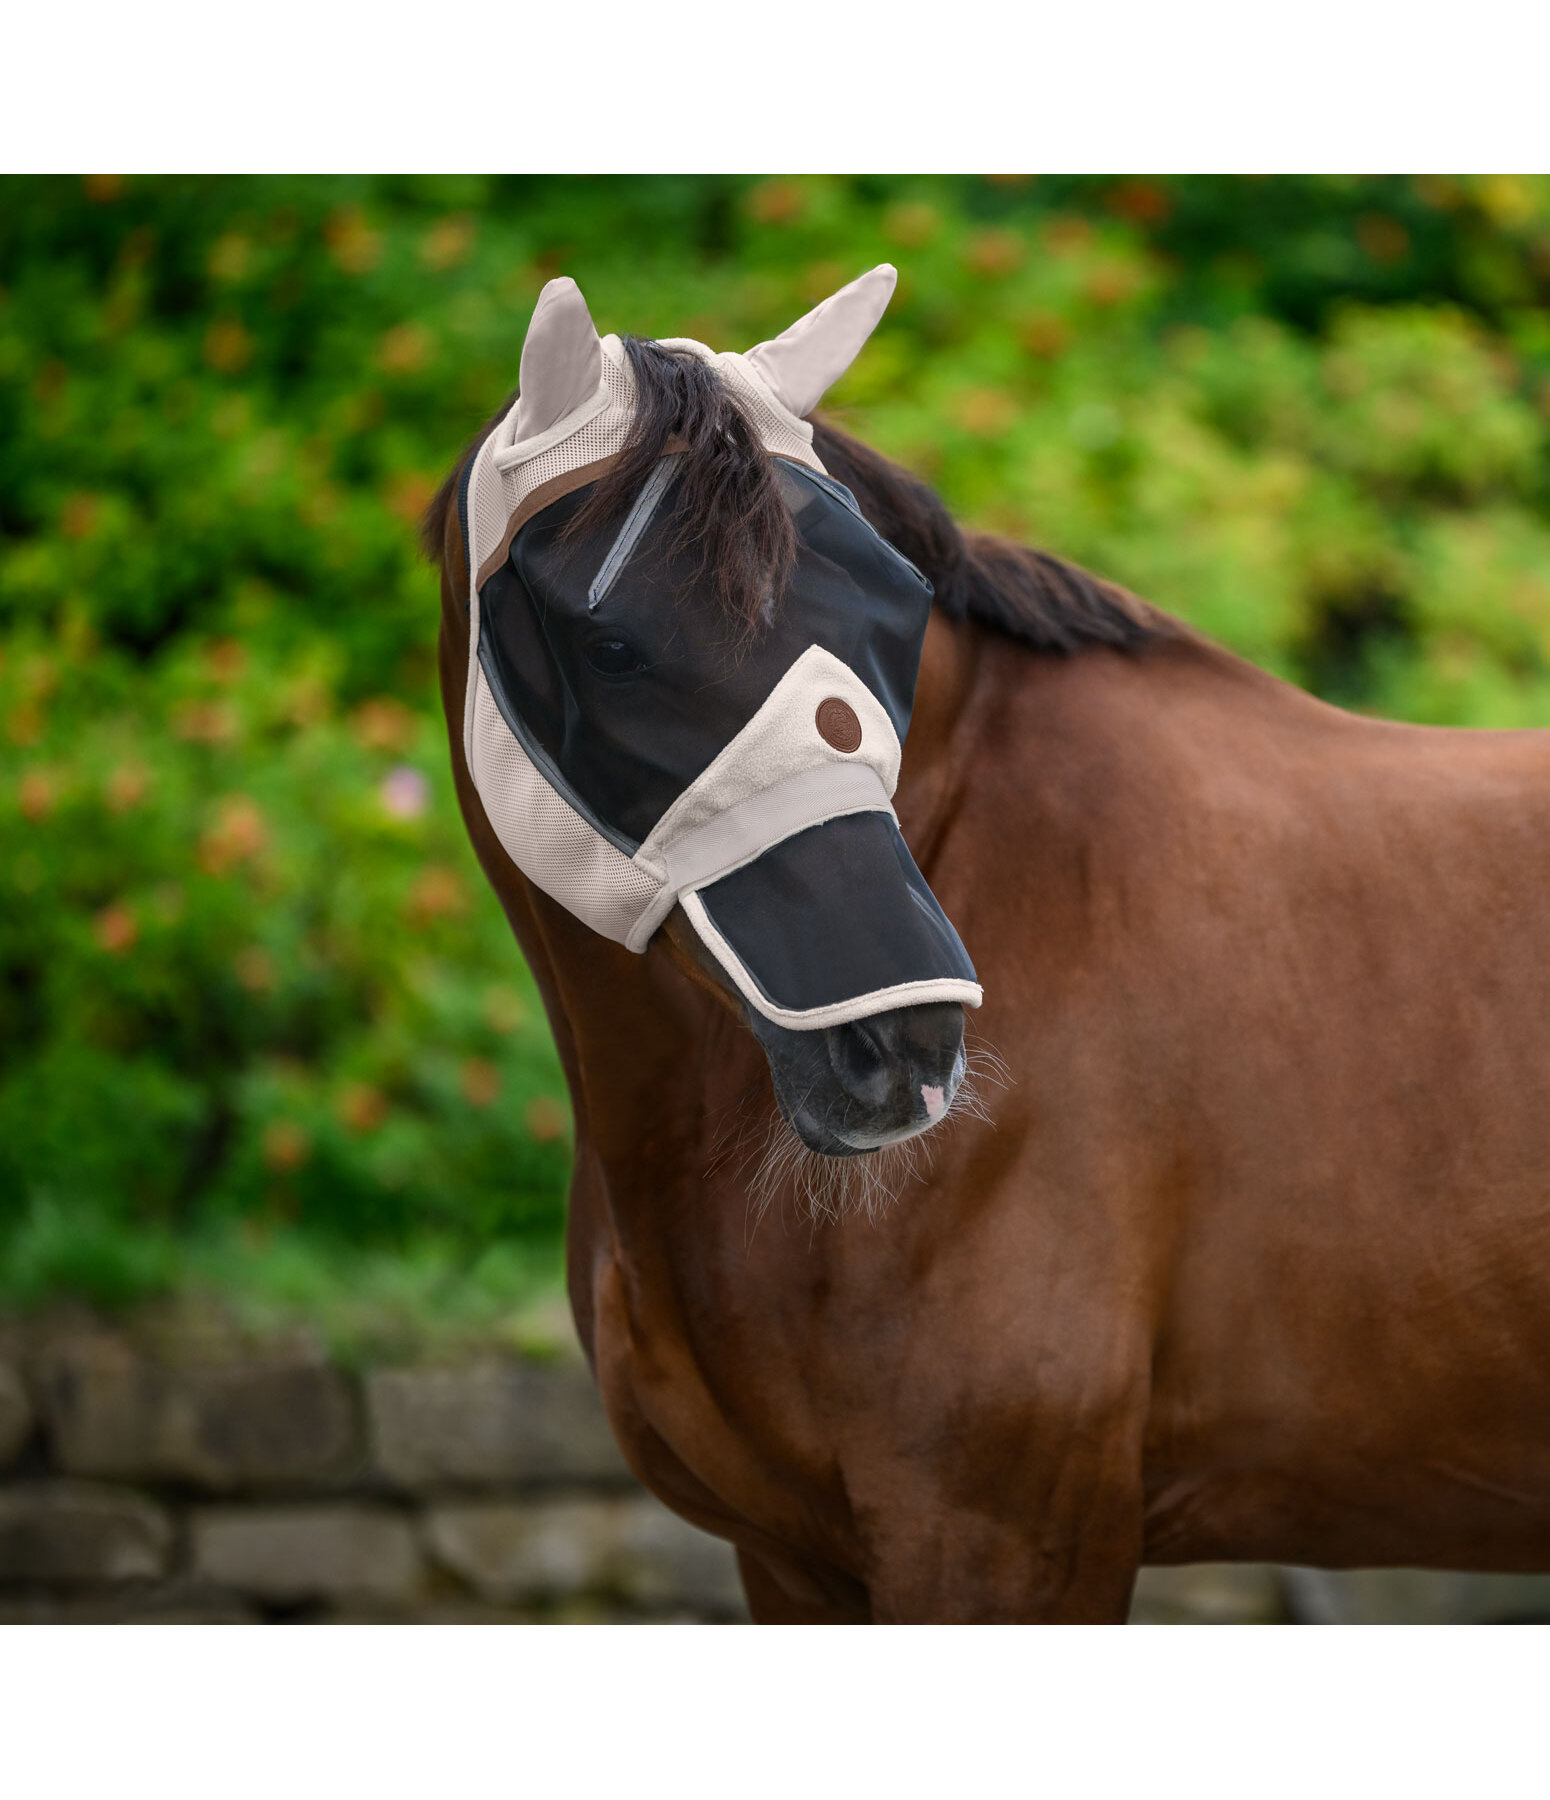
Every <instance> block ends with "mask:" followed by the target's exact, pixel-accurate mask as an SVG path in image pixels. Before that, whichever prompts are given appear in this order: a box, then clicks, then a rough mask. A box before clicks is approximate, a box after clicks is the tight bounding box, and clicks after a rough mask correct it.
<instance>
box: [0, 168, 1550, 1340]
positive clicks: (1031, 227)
mask: <svg viewBox="0 0 1550 1800" xmlns="http://www.w3.org/2000/svg"><path fill="white" fill-rule="evenodd" d="M883 258H888V259H890V260H892V261H894V262H896V263H898V265H899V266H900V269H901V281H900V290H899V294H898V297H897V299H896V301H895V303H894V306H893V308H892V310H891V311H890V313H889V315H888V317H887V319H886V320H885V321H884V324H883V326H882V327H881V329H880V330H879V332H878V334H877V337H876V339H875V340H874V343H873V346H872V347H871V349H870V350H869V351H868V353H867V355H866V356H865V357H863V358H862V360H861V362H860V364H859V365H858V367H857V368H856V369H855V370H854V371H852V373H851V374H850V375H849V376H848V377H847V378H846V379H845V381H844V382H843V383H842V384H841V386H840V388H839V389H838V390H837V392H836V393H835V395H834V396H832V409H833V410H834V411H835V413H836V414H837V416H838V417H839V418H840V420H841V422H842V423H844V424H847V425H848V426H849V427H850V428H852V429H854V430H856V431H857V432H859V433H861V434H862V435H864V436H866V437H867V438H868V439H869V440H870V441H872V442H873V443H875V444H877V445H878V446H879V447H880V448H881V449H883V450H885V451H887V452H889V453H890V454H892V455H895V456H897V457H899V458H901V459H902V460H903V461H905V462H906V463H908V464H910V465H911V466H912V467H914V468H915V469H917V470H918V471H919V472H920V473H921V474H923V475H925V476H926V477H927V478H929V479H930V480H932V481H933V482H935V483H936V484H937V485H938V486H939V488H940V489H941V491H942V492H943V493H944V495H945V496H946V498H947V499H948V500H949V502H950V503H951V504H952V505H953V507H954V508H955V509H956V511H957V512H958V514H959V516H960V517H961V518H963V519H964V520H965V521H967V522H970V523H975V524H979V525H982V526H986V527H989V528H992V529H998V530H1004V531H1009V532H1012V533H1015V534H1016V535H1019V536H1022V537H1025V538H1029V539H1032V540H1034V541H1037V542H1040V543H1042V544H1044V545H1046V546H1048V547H1050V548H1052V549H1055V550H1058V551H1060V552H1062V553H1064V554H1066V555H1069V556H1072V557H1075V558H1077V559H1078V560H1080V561H1083V562H1085V563H1087V564H1089V565H1091V566H1093V567H1095V568H1096V569H1098V570H1100V571H1101V572H1103V573H1105V574H1108V575H1110V576H1113V577H1115V578H1117V579H1119V580H1121V581H1123V582H1125V583H1126V584H1127V585H1129V586H1131V587H1133V588H1135V589H1137V590H1138V591H1140V592H1141V593H1144V594H1146V595H1147V596H1148V597H1149V598H1151V599H1153V600H1155V601H1157V602H1158V603H1159V604H1161V605H1163V606H1165V607H1168V608H1170V609H1172V610H1174V611H1177V612H1179V613H1181V614H1182V615H1184V616H1185V617H1187V618H1189V619H1191V620H1193V621H1195V622H1196V623H1198V624H1200V625H1202V626H1203V627H1204V628H1206V629H1207V630H1209V631H1211V632H1213V633H1215V634H1216V635H1217V636H1219V637H1220V638H1222V639H1223V640H1224V641H1225V642H1226V643H1228V644H1229V645H1231V646H1232V647H1234V648H1235V649H1237V650H1239V651H1241V652H1242V653H1244V654H1246V655H1248V656H1251V657H1253V658H1255V659H1256V660H1258V661H1259V662H1261V663H1263V664H1265V665H1266V666H1268V667H1270V668H1272V669H1275V670H1276V671H1277V672H1279V673H1281V674H1283V675H1286V676H1288V677H1289V678H1291V679H1294V680H1298V681H1302V682H1304V683H1305V684H1307V685H1309V686H1312V687H1313V688H1315V689H1316V690H1318V691H1320V692H1323V693H1325V694H1326V695H1328V696H1330V697H1332V698H1336V699H1339V700H1341V701H1343V702H1344V703H1346V704H1351V705H1356V706H1360V707H1366V708H1370V709H1373V710H1377V711H1383V712H1386V713H1390V714H1394V715H1396V716H1401V717H1407V718H1413V719H1421V720H1436V721H1440V722H1446V723H1450V724H1467V725H1518V724H1545V723H1550V485H1547V462H1546V454H1545V452H1546V444H1547V435H1550V313H1547V311H1546V310H1545V302H1546V298H1547V294H1550V186H1547V184H1546V183H1545V182H1544V181H1541V180H1538V179H1533V178H1519V177H1495V176H1486V177H1469V178H1457V179H1452V178H1441V177H1431V178H1421V179H1415V180H1411V179H1405V178H1398V177H1393V178H1389V177H1379V178H1362V179H1357V178H1350V179H1335V178H1329V177H1310V178H1298V179H1280V178H1277V179H1265V180H1248V179H1241V180H1227V179H1223V178H1215V177H1211V178H1190V179H1184V178H1178V179H1173V178H1170V179H1152V178H1148V179H1132V180H1124V181H1115V180H1110V179H1102V180H1100V179H1086V180H1083V179H1076V178H1068V177H1060V178H1047V179H1041V180H1037V181H1020V180H1006V179H997V180H979V179H973V180H971V179H968V178H872V177H869V178H838V177H821V178H803V179H784V178H782V179H773V180H765V179H757V180H756V179H745V178H734V177H672V178H628V179H625V178H621V179H609V180H601V179H598V180H581V179H577V180H559V179H548V178H545V179H539V178H498V179H483V178H432V179H423V180H407V179H381V180H366V179H354V178H340V179H334V178H329V179H326V180H308V179H298V178H275V179H269V178H263V179H252V178H232V179H224V178H223V179H210V180H194V179H182V178H179V179H166V180H154V181H153V180H134V179H131V180H125V181H114V180H110V179H108V178H103V177H94V178H88V179H87V181H85V182H84V183H83V182H80V181H76V180H61V181H45V180H34V179H15V180H7V181H5V182H4V183H3V185H0V894H3V901H0V1297H3V1296H6V1295H9V1296H10V1297H12V1298H14V1299H28V1300H30V1299H35V1298H41V1297H45V1296H47V1295H49V1294H51V1293H57V1292H61V1291H64V1292H72V1293H80V1294H84V1295H86V1296H87V1297H90V1298H93V1299H96V1300H100V1301H104V1302H113V1301H121V1300H126V1299H131V1298H134V1297H135V1296H136V1295H138V1294H141V1293H144V1292H146V1291H151V1290H155V1289H158V1288H166V1287H170V1286H177V1285H179V1284H180V1283H182V1284H186V1283H188V1282H190V1281H194V1280H214V1281H218V1282H221V1283H224V1284H228V1285H233V1284H234V1285H236V1286H238V1287H241V1286H242V1285H243V1284H244V1283H246V1284H247V1285H248V1286H249V1287H250V1288H251V1289H252V1290H253V1291H255V1292H257V1291H259V1290H260V1289H262V1290H263V1291H265V1292H267V1293H270V1294H271V1295H290V1296H292V1297H305V1296H309V1295H310V1296H312V1297H314V1298H315V1289H316V1285H317V1283H318V1282H320V1281H321V1282H322V1283H323V1285H324V1286H329V1285H330V1284H332V1288H333V1289H334V1290H336V1291H337V1290H338V1289H339V1288H340V1287H341V1286H349V1285H350V1284H352V1283H360V1284H366V1285H369V1286H371V1288H372V1290H373V1291H374V1292H377V1291H380V1292H382V1293H391V1292H399V1293H401V1294H403V1295H409V1294H412V1295H414V1296H415V1297H416V1304H421V1303H423V1304H432V1303H433V1300H434V1299H435V1297H436V1296H441V1297H442V1300H444V1299H445V1297H446V1296H447V1295H448V1294H450V1293H452V1292H453V1291H454V1290H457V1291H458V1292H459V1293H461V1294H462V1295H463V1296H464V1298H463V1300H461V1301H459V1302H458V1304H460V1305H467V1306H469V1307H472V1308H473V1309H474V1310H475V1311H478V1310H479V1309H480V1308H488V1307H489V1306H492V1305H496V1304H497V1303H498V1302H497V1299H495V1298H492V1296H507V1297H510V1296H513V1295H517V1294H519V1293H525V1292H526V1291H527V1289H528V1287H530V1286H531V1283H532V1280H533V1273H532V1272H533V1271H534V1270H535V1269H543V1270H545V1271H552V1269H553V1267H554V1245H555V1240H556V1235H557V1233H558V1231H559V1228H560V1224H561V1219H562V1213H563V1188H564V1182H565V1177H566V1170H567V1164H568V1148H567V1134H568V1127H567V1124H566V1113H565V1102H564V1093H563V1084H562V1082H561V1080H560V1077H559V1071H558V1066H557V1062H556V1059H555V1055H554V1051H553V1048H552V1045H551V1043H550V1040H549V1036H548V1032H547V1029H546V1026H545V1024H544V1020H543V1017H542V1010H541V1007H540V1005H539V1003H538V999H537V996H536V994H535V992H534V990H533V986H532V983H531V981H530V979H529V978H528V976H527V975H526V973H525V971H524V970H523V968H522V966H521V963H520V959H519V957H518V956H517V953H516V951H515V949H514V947H513V945H512V943H511V940H510V935H509V932H508V930H507V927H506V924H505V921H504V919H503V917H502V915H501V913H500V910H499V907H498V906H497V904H496V903H495V901H494V899H493V897H492V896H491V895H490V894H489V892H488V890H487V889H486V887H485V885H484V883H483V881H482V878H481V877H480V875H479V873H478V870H477V867H476V865H475V863H474V860H473V857H472V854H471V852H470V850H469V848H468V846H467V842H466V839H465V836H464V833H463V830H462V826H461V823H460V821H459V818H458V814H457V808H456V804H455V800H454V798H453V794H452V789H451V782H450V777H449V774H448V771H447V758H446V750H445V740H444V736H443V727H442V725H441V721H440V717H439V708H438V704H437V700H436V693H435V662H434V641H435V619H436V595H435V584H434V579H433V577H432V576H431V574H430V573H429V571H428V570H427V568H426V566H425V565H424V563H423V562H421V561H420V560H419V558H418V555H417V551H416V548H415V544H414V524H415V521H416V519H417V517H418V515H419V513H420V512H421V510H422V509H423V507H424V505H425V503H426V502H427V500H428V499H429V497H430V495H431V493H432V492H433V491H434V487H435V484H436V483H437V481H438V480H439V479H440V477H441V475H442V474H443V473H444V472H445V470H446V469H447V468H448V467H450V465H451V463H452V460H453V458H454V456H455V455H456V452H457V450H458V448H459V446H460V445H461V444H462V443H464V442H465V441H466V440H467V439H468V437H469V436H470V435H471V434H472V432H473V431H474V430H475V429H477V427H478V425H479V423H480V422H481V421H482V419H483V418H484V417H485V416H486V415H487V414H488V413H489V412H490V411H491V410H493V408H494V407H495V406H496V405H497V404H499V402H500V401H501V399H502V398H503V396H504V395H505V394H506V393H507V392H508V391H509V390H510V388H511V386H512V384H513V383H514V380H515V375H516V366H517V358H518V354H519V351H520V347H521V339H522V332H523V329H524V326H525V324H526V319H527V314H528V312H529V310H530V308H531V305H532V302H533V300H534V299H535V297H536V295H537V293H538V290H539V288H540V287H541V286H542V284H543V282H544V281H545V280H546V279H547V278H548V277H549V276H550V275H552V274H554V273H557V272H559V271H561V270H564V271H566V272H569V273H573V274H575V275H576V276H577V277H578V278H579V279H580V281H581V283H582V286H583V288H584V290H585V292H586V293H587V296H588V299H589V301H590V303H591V305H592V308H593V311H594V316H595V317H596V318H597V319H598V321H599V323H600V325H601V327H602V328H603V329H605V330H608V329H615V330H629V331H637V332H641V333H645V334H648V335H684V334H688V335H692V336H696V337H700V338H702V339H704V340H706V341H708V342H710V343H713V344H716V345H718V346H722V345H740V344H748V343H752V342H754V341H756V340H757V339H758V338H759V337H761V336H764V335H768V334H769V333H770V332H772V331H776V330H779V329H781V328H782V327H783V326H784V325H785V324H787V323H789V321H790V319H791V318H792V317H794V316H795V315H796V313H798V312H799V311H800V310H802V309H803V308H804V307H806V306H808V305H810V304H812V303H813V302H814V301H816V300H817V299H819V298H821V297H822V296H823V295H824V294H826V293H827V292H829V291H830V290H831V289H832V288H833V287H835V286H836V285H838V284H839V283H840V282H842V281H844V280H845V279H847V278H849V277H850V276H851V275H853V274H855V273H857V272H859V271H860V270H861V269H863V268H865V267H867V266H869V265H870V264H871V263H872V262H875V261H878V260H882V259H883ZM394 1270H397V1271H399V1273H397V1274H394V1273H393V1271H394ZM367 1271H371V1273H370V1274H369V1275H368V1273H367ZM322 1272H326V1273H322ZM395 1284H396V1285H395ZM470 1296H471V1298H470ZM435 1303H437V1304H440V1303H441V1301H435Z"/></svg>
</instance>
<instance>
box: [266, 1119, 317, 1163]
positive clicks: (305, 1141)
mask: <svg viewBox="0 0 1550 1800" xmlns="http://www.w3.org/2000/svg"><path fill="white" fill-rule="evenodd" d="M311 1154H312V1140H311V1138H309V1137H308V1136H307V1134H306V1132H305V1131H303V1130H302V1128H301V1127H300V1126H299V1125H298V1124H297V1123H296V1122H295V1120H294V1119H276V1120H275V1121H274V1123H273V1124H272V1125H268V1126H266V1127H265V1129H264V1139H263V1156H264V1161H265V1162H266V1163H268V1165H269V1167H270V1168H271V1169H279V1170H282V1171H285V1170H290V1169H299V1168H300V1167H301V1166H302V1164H303V1163H304V1162H306V1160H307V1159H308V1157H310V1156H311Z"/></svg>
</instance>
